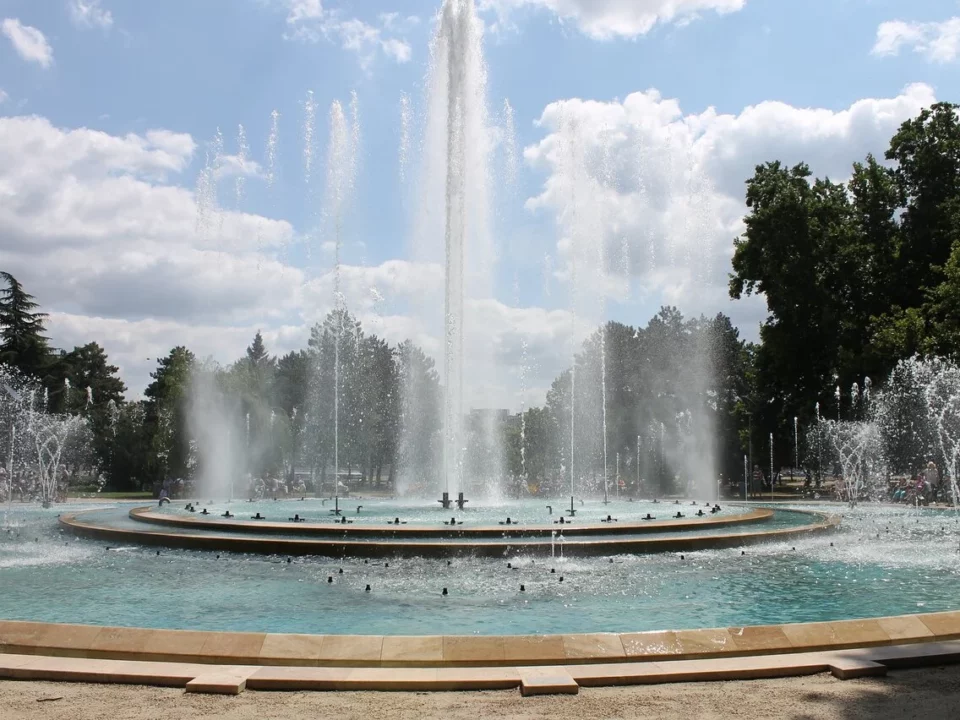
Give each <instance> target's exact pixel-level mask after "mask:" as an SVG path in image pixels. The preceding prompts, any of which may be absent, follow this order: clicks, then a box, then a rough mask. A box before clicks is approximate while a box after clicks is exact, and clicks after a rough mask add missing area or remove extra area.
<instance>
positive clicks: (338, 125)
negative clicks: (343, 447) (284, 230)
mask: <svg viewBox="0 0 960 720" xmlns="http://www.w3.org/2000/svg"><path fill="white" fill-rule="evenodd" d="M351 106H352V108H353V123H352V124H349V123H348V121H347V117H346V115H345V114H344V111H343V106H342V105H341V104H340V101H339V100H334V101H333V103H332V104H331V105H330V138H329V144H328V148H327V187H326V199H325V207H324V220H325V224H326V230H327V232H328V233H329V235H330V236H331V241H332V244H333V252H334V257H333V318H334V326H333V336H334V337H333V346H334V360H333V364H334V367H333V377H334V381H333V483H334V499H335V506H334V512H335V513H336V514H337V515H339V514H340V350H341V347H340V345H341V342H342V336H343V330H344V328H343V322H344V317H345V315H346V310H347V308H346V299H345V297H344V295H343V292H342V290H341V277H340V259H341V253H342V248H343V220H344V211H345V209H346V204H347V202H348V200H349V198H350V195H351V193H352V191H353V187H354V182H355V173H356V156H357V146H356V142H357V141H358V140H359V135H360V131H359V119H358V110H357V101H356V95H354V96H353V98H352V102H351Z"/></svg>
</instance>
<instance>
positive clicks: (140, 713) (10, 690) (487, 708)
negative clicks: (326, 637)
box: [0, 666, 960, 720]
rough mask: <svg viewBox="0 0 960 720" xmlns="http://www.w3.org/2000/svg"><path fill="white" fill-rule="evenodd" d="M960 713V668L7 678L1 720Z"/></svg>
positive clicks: (950, 717) (661, 719) (800, 717)
mask: <svg viewBox="0 0 960 720" xmlns="http://www.w3.org/2000/svg"><path fill="white" fill-rule="evenodd" d="M556 717H564V718H583V719H584V720H586V719H589V720H594V719H595V718H657V719H658V720H673V719H676V720H715V719H719V718H723V719H726V718H745V719H746V718H749V719H750V720H759V719H762V718H778V719H780V718H783V719H784V720H786V719H789V720H861V719H863V720H868V719H869V720H874V719H881V718H882V719H883V720H888V719H899V718H917V719H918V720H958V719H960V666H952V667H946V668H926V669H922V670H905V671H897V672H892V673H890V675H889V676H887V677H886V678H865V679H862V680H847V681H840V680H836V679H834V678H833V677H831V676H830V675H815V676H812V677H800V678H786V679H782V680H758V681H752V682H723V683H684V684H676V685H650V686H635V687H626V688H582V689H581V691H580V694H579V695H578V696H566V697H539V698H522V697H520V694H519V691H517V690H513V691H500V692H469V693H360V692H354V693H341V692H326V693H320V692H316V693H264V692H252V691H248V692H246V693H243V694H242V695H239V696H236V697H219V696H210V695H192V694H191V695H187V694H185V693H184V692H183V691H182V690H177V689H164V688H153V687H134V686H124V685H81V684H73V683H70V684H65V683H46V682H15V681H0V718H2V720H48V719H53V718H56V719H58V720H59V719H60V718H70V719H71V720H126V719H128V718H148V719H149V720H192V719H193V718H225V719H226V718H229V719H230V720H279V719H281V718H310V719H311V720H315V719H316V718H335V719H336V720H353V719H354V718H356V719H357V720H380V719H381V718H390V719H391V720H394V719H397V720H405V719H409V720H430V719H432V718H442V719H444V720H451V719H454V718H470V720H476V719H477V718H497V719H498V720H534V719H538V718H556Z"/></svg>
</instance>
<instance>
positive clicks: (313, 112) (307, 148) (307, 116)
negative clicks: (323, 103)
mask: <svg viewBox="0 0 960 720" xmlns="http://www.w3.org/2000/svg"><path fill="white" fill-rule="evenodd" d="M316 132H317V102H316V100H314V99H313V90H307V99H306V100H305V101H304V103H303V182H304V183H305V184H306V185H307V186H308V187H309V185H310V181H311V180H312V179H313V162H314V154H315V152H316V150H315V143H316Z"/></svg>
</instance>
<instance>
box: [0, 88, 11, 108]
mask: <svg viewBox="0 0 960 720" xmlns="http://www.w3.org/2000/svg"><path fill="white" fill-rule="evenodd" d="M9 99H10V96H9V95H7V92H6V90H3V89H0V105H3V103H5V102H6V101H7V100H9Z"/></svg>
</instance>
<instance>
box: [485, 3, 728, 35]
mask: <svg viewBox="0 0 960 720" xmlns="http://www.w3.org/2000/svg"><path fill="white" fill-rule="evenodd" d="M745 4H746V0H481V2H480V7H481V8H483V9H489V10H493V11H494V12H495V13H496V14H497V17H498V21H499V23H500V25H501V26H502V25H507V24H509V18H510V14H511V12H512V11H515V10H517V9H520V8H524V7H529V8H536V9H544V10H549V11H551V12H553V13H555V14H556V15H557V17H558V18H560V20H561V22H572V23H573V24H574V25H576V27H577V28H578V29H579V30H580V31H581V32H583V33H585V34H586V35H588V36H589V37H592V38H594V39H596V40H611V39H613V38H635V37H638V36H640V35H646V34H647V33H648V32H650V30H652V29H653V28H654V27H655V26H656V25H658V24H669V23H685V22H689V21H691V20H693V19H695V18H697V17H698V16H699V15H700V14H701V13H702V12H704V11H712V12H718V13H730V12H736V11H738V10H741V9H742V8H743V7H744V5H745Z"/></svg>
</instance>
